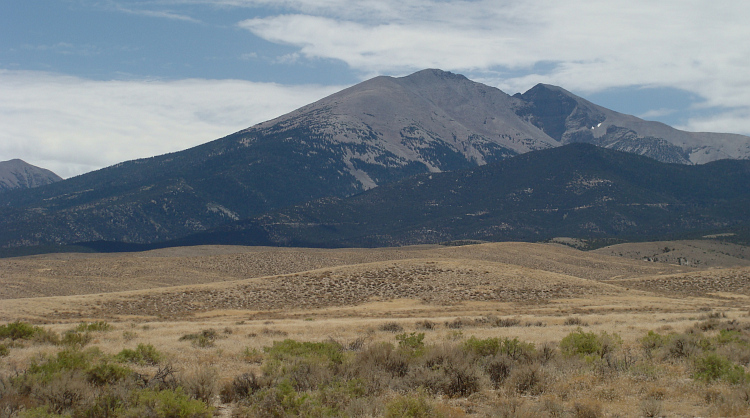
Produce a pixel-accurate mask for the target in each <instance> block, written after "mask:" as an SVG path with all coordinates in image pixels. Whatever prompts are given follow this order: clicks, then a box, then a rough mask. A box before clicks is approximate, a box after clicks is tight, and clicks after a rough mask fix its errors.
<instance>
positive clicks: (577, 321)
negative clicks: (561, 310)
mask: <svg viewBox="0 0 750 418" xmlns="http://www.w3.org/2000/svg"><path fill="white" fill-rule="evenodd" d="M563 325H575V326H579V327H585V326H588V325H589V324H588V323H587V322H586V321H584V320H583V319H581V317H580V316H569V317H567V318H565V321H564V322H563Z"/></svg>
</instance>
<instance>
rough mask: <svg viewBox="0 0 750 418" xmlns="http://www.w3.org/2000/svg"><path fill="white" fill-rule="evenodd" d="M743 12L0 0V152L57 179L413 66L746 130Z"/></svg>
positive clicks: (552, 4)
mask: <svg viewBox="0 0 750 418" xmlns="http://www.w3.org/2000/svg"><path fill="white" fill-rule="evenodd" d="M748 16H750V2H742V1H739V0H737V1H726V2H722V3H721V7H717V4H716V2H709V1H699V0H660V1H659V2H654V1H650V0H648V1H647V0H631V1H627V2H625V1H616V0H603V1H597V2H591V1H590V0H566V1H565V2H560V1H553V0H527V1H523V2H521V1H507V0H464V1H447V0H378V1H374V0H298V1H291V0H213V1H209V0H3V1H2V2H0V160H7V159H11V158H22V159H24V160H26V161H27V162H30V163H32V164H35V165H39V166H42V167H46V168H49V169H52V170H53V171H55V172H57V173H58V174H60V175H62V176H63V177H70V176H73V175H76V174H81V173H84V172H86V171H90V170H93V169H97V168H101V167H104V166H108V165H111V164H115V163H117V162H120V161H123V160H128V159H134V158H141V157H149V156H152V155H156V154H162V153H166V152H171V151H177V150H181V149H185V148H188V147H191V146H194V145H198V144H200V143H204V142H207V141H210V140H212V139H216V138H218V137H221V136H224V135H227V134H229V133H232V132H234V131H237V130H239V129H243V128H246V127H248V126H251V125H253V124H255V123H259V122H262V121H264V120H268V119H271V118H273V117H276V116H279V115H281V114H283V113H286V112H288V111H291V110H293V109H295V108H297V107H299V106H302V105H304V104H307V103H310V102H312V101H315V100H317V99H319V98H322V97H324V96H326V95H328V94H331V93H333V92H335V91H338V90H340V89H341V88H344V87H347V86H349V85H352V84H355V83H357V82H360V81H363V80H365V79H367V78H370V77H373V76H376V75H381V74H384V75H393V76H402V75H407V74H410V73H412V72H414V71H418V70H420V69H423V68H441V69H444V70H449V71H453V72H457V73H461V74H464V75H466V76H467V77H469V78H471V79H473V80H476V81H480V82H483V83H485V84H488V85H492V86H495V87H498V88H500V89H502V90H503V91H505V92H506V93H508V94H514V93H516V92H523V91H525V90H526V89H528V88H530V87H532V86H533V85H534V84H536V83H539V82H543V83H550V84H555V85H559V86H561V87H564V88H566V89H568V90H570V91H572V92H573V93H576V94H578V95H580V96H583V97H585V98H587V99H589V100H591V101H593V102H595V103H597V104H600V105H603V106H605V107H608V108H611V109H613V110H617V111H620V112H624V113H630V114H635V115H637V116H641V117H643V118H645V119H650V120H658V121H662V122H665V123H668V124H670V125H673V126H676V127H678V128H681V129H687V130H698V131H717V132H735V133H741V134H750V78H748V76H747V74H748V73H749V71H748V70H750V43H748V42H747V39H750V28H749V26H750V25H747V24H746V22H745V20H746V18H747V17H748Z"/></svg>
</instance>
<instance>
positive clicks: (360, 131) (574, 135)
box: [0, 69, 750, 247]
mask: <svg viewBox="0 0 750 418" xmlns="http://www.w3.org/2000/svg"><path fill="white" fill-rule="evenodd" d="M524 94H526V96H525V98H524V95H516V96H510V95H507V94H506V93H504V92H502V91H500V90H499V89H497V88H494V87H489V86H486V85H483V84H480V83H476V82H473V81H471V80H469V79H467V78H466V77H464V76H461V75H457V74H453V73H449V72H444V71H440V70H434V69H431V70H423V71H420V72H417V73H414V74H412V75H410V76H406V77H400V78H394V77H385V76H381V77H376V78H374V79H371V80H367V81H365V82H362V83H360V84H357V85H355V86H352V87H350V88H348V89H345V90H342V91H341V92H338V93H335V94H333V95H331V96H328V97H326V98H323V99H321V100H319V101H317V102H315V103H311V104H309V105H307V106H303V107H302V108H300V109H297V110H295V111H293V112H290V113H288V114H286V115H282V116H280V117H278V118H276V119H272V120H270V121H267V122H263V123H260V124H257V125H255V126H252V127H250V128H247V129H244V130H241V131H238V132H236V133H234V134H231V135H228V136H225V137H223V138H220V139H217V140H214V141H211V142H208V143H205V144H202V145H199V146H196V147H193V148H190V149H187V150H184V151H180V152H175V153H170V154H165V155H161V156H156V157H151V158H145V159H140V160H133V161H127V162H123V163H120V164H117V165H114V166H112V167H108V168H105V169H102V170H98V171H96V172H92V173H88V174H84V175H81V176H77V177H74V178H71V179H68V180H65V181H62V182H58V183H55V184H53V185H48V186H42V187H39V188H35V189H29V190H24V191H18V190H16V191H13V190H11V191H8V192H5V193H2V194H0V246H3V247H14V246H27V245H44V244H69V243H74V242H82V241H98V240H104V241H119V242H125V243H154V242H160V241H169V240H175V239H179V238H181V237H186V236H189V235H191V234H194V233H196V232H200V231H205V230H210V229H212V228H216V227H218V226H221V225H224V224H227V223H230V222H234V221H236V220H238V219H249V218H253V217H257V216H260V215H262V214H263V213H266V212H269V211H273V210H277V209H279V208H283V207H287V206H293V205H297V204H300V203H303V202H306V201H311V200H315V199H320V198H326V197H334V198H344V197H346V196H352V195H355V194H358V193H361V192H363V191H366V190H370V189H373V188H375V187H376V186H380V185H384V184H389V183H393V182H396V181H399V180H401V179H404V178H407V177H409V176H413V175H417V174H421V173H438V172H445V171H456V170H462V169H469V168H472V167H476V166H478V165H484V164H487V163H492V162H498V161H502V160H504V159H507V158H509V157H513V156H516V155H519V154H524V153H527V152H530V151H536V150H544V149H550V148H555V147H559V146H561V145H563V144H564V143H571V142H588V143H594V144H596V145H601V146H608V147H610V148H613V149H623V148H624V149H625V150H628V151H631V152H636V153H639V154H645V155H648V156H649V157H652V158H656V159H660V160H662V161H667V162H681V163H689V162H690V161H689V158H690V155H692V154H690V153H687V151H686V149H685V148H682V146H681V145H680V146H678V145H676V144H675V143H673V142H674V141H677V139H675V138H666V139H665V138H656V137H649V136H644V135H641V134H639V133H638V132H637V131H636V130H634V129H636V128H637V129H640V128H638V126H635V125H637V124H640V123H642V124H644V125H643V126H649V127H650V126H652V125H649V124H650V123H651V122H646V121H642V120H640V119H637V118H635V117H630V116H628V117H626V116H627V115H621V114H618V113H617V112H613V111H609V110H607V109H604V108H601V107H598V106H596V105H594V104H592V103H590V102H587V101H585V100H584V99H581V98H578V97H577V96H574V95H572V94H571V93H569V92H567V91H566V90H564V89H562V88H553V87H551V86H545V85H538V86H537V87H535V88H534V89H531V90H529V91H528V92H527V93H524ZM555 112H557V113H555ZM618 120H623V121H625V122H627V123H624V122H623V123H621V124H622V125H623V126H619V125H616V123H618V122H617V121H618ZM628 121H630V122H628ZM631 122H632V123H633V124H635V125H628V124H629V123H631ZM636 122H637V123H636ZM600 123H601V125H599V124H600ZM592 128H593V129H592ZM605 128H606V129H605ZM601 129H605V130H604V131H603V133H602V134H601V135H600V136H597V135H599V134H600V131H599V130H601ZM649 129H652V131H654V132H656V131H658V130H659V129H662V128H661V127H654V128H649ZM670 129H671V128H670ZM545 130H546V131H548V132H549V134H548V133H546V132H545ZM644 132H645V131H644ZM649 132H651V131H649ZM669 132H672V131H669ZM550 135H552V136H550ZM680 135H682V134H680ZM712 135H714V134H712ZM715 135H717V136H716V137H717V138H723V139H722V141H724V142H727V141H730V142H731V140H732V139H733V138H735V137H739V136H730V137H726V136H722V135H720V134H715ZM553 136H554V137H553ZM555 138H559V140H558V139H555ZM727 138H729V139H727ZM741 138H742V139H743V141H745V142H742V141H740V142H739V143H738V144H739V145H737V147H736V148H737V149H738V150H739V151H737V155H736V157H737V158H740V157H741V158H747V157H748V156H750V138H748V137H741ZM670 141H673V142H670ZM719 142H721V141H719ZM722 143H723V142H722ZM745 143H746V144H749V145H747V153H746V154H742V152H744V151H743V150H744V148H742V144H745ZM720 145H721V144H720ZM706 146H707V147H709V146H710V143H708V145H706ZM716 149H718V148H716ZM716 149H714V148H711V150H710V152H707V153H706V152H704V156H705V158H706V159H710V158H714V157H716V156H717V155H718V151H716ZM704 151H705V150H704ZM740 151H742V152H740ZM691 152H692V151H691Z"/></svg>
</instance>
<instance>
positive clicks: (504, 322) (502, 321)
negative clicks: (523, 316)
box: [477, 315, 521, 328]
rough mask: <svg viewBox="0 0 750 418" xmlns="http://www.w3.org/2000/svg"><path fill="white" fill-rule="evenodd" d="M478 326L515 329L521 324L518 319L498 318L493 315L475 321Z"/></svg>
mask: <svg viewBox="0 0 750 418" xmlns="http://www.w3.org/2000/svg"><path fill="white" fill-rule="evenodd" d="M477 323H479V324H486V325H488V326H490V327H497V328H503V327H515V326H518V325H520V324H521V320H520V319H518V318H499V317H497V316H495V315H488V316H485V317H482V318H480V319H478V320H477Z"/></svg>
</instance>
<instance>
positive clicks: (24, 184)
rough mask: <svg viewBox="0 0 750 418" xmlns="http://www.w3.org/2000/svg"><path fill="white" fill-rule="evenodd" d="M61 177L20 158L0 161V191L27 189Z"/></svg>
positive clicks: (59, 179)
mask: <svg viewBox="0 0 750 418" xmlns="http://www.w3.org/2000/svg"><path fill="white" fill-rule="evenodd" d="M61 180H62V177H60V176H58V175H57V174H55V173H53V172H52V171H50V170H47V169H46V168H41V167H37V166H35V165H31V164H29V163H27V162H26V161H23V160H21V159H18V158H16V159H12V160H8V161H0V192H3V191H6V190H13V189H29V188H32V187H39V186H44V185H47V184H51V183H55V182H58V181H61Z"/></svg>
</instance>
